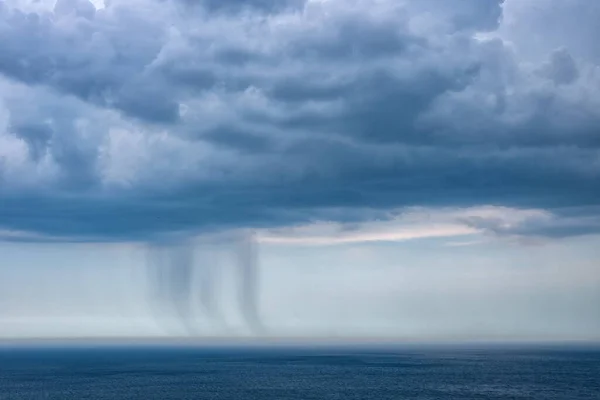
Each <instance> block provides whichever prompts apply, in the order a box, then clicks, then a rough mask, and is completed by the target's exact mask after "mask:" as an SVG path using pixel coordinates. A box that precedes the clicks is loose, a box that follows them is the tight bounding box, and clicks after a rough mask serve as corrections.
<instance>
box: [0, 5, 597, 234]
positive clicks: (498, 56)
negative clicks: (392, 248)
mask: <svg viewBox="0 0 600 400" xmlns="http://www.w3.org/2000/svg"><path fill="white" fill-rule="evenodd" d="M99 3H100V2H94V3H92V2H89V1H88V0H59V1H58V2H54V1H49V0H48V1H37V2H33V1H27V0H7V1H5V2H3V3H2V4H1V5H0V55H1V56H0V205H1V207H0V229H2V231H4V232H18V233H19V234H18V235H16V236H17V237H23V236H24V234H23V233H24V232H29V234H30V235H38V236H39V235H41V236H44V237H55V238H56V237H63V238H80V239H82V240H125V239H127V240H131V239H148V238H150V237H152V236H154V235H157V234H164V233H170V234H187V233H196V232H199V231H204V230H218V229H223V228H239V227H248V226H251V227H256V228H275V227H281V226H289V225H297V224H307V223H311V222H314V221H329V222H330V223H342V224H345V223H352V222H361V221H365V220H372V219H376V218H387V216H389V214H390V211H391V210H398V209H400V210H403V209H407V208H408V209H410V207H416V206H418V207H429V208H439V207H446V208H448V207H454V208H469V207H475V206H481V205H489V204H492V205H495V206H501V207H507V208H514V209H521V210H531V209H536V210H543V212H547V213H549V215H551V216H552V217H551V218H550V219H549V220H550V221H552V222H547V221H546V222H540V221H538V220H536V221H535V223H533V222H532V223H531V224H529V223H528V224H526V225H527V226H520V227H519V232H516V231H515V232H514V233H515V234H522V235H526V234H528V233H530V232H531V233H532V234H533V231H535V234H536V235H537V234H540V235H541V236H545V234H544V232H547V233H548V235H550V236H552V235H554V236H562V235H568V234H570V233H573V234H581V233H585V232H593V231H596V227H597V224H596V223H595V219H594V218H595V215H596V214H595V213H594V210H595V209H594V208H590V207H591V206H594V205H595V204H597V201H598V198H600V150H599V145H600V135H599V132H600V90H599V89H600V64H599V63H600V59H599V58H598V54H596V52H595V50H594V46H593V44H592V39H591V37H588V35H589V34H590V32H592V33H593V32H594V29H596V28H595V26H596V25H597V24H595V19H594V18H593V16H594V15H598V10H599V9H598V7H597V6H596V5H595V3H594V2H591V1H583V0H581V1H579V0H563V1H560V2H558V3H560V5H559V6H557V5H556V4H554V3H555V2H552V4H550V2H539V1H535V2H534V1H522V2H521V1H520V0H506V1H501V0H457V1H456V2H453V4H452V6H450V4H449V2H448V1H442V0H427V1H416V0H404V1H392V0H389V1H388V0H352V1H342V0H323V1H320V0H309V1H299V0H293V1H285V2H275V1H268V0H261V1H258V0H255V1H221V2H214V1H209V0H202V1H201V0H198V1H188V0H172V1H167V0H163V1H158V0H127V1H125V0H111V1H105V2H104V4H103V6H102V7H101V6H100V4H99ZM533 3H535V4H533ZM547 18H552V20H553V21H554V20H556V23H557V24H558V25H557V26H560V27H562V28H561V29H564V35H563V34H561V35H559V34H558V33H557V32H555V31H554V27H553V26H552V25H551V24H550V25H549V24H548V23H546V22H544V21H545V20H547ZM533 31H535V35H532V32H533ZM532 48H535V50H536V51H535V52H534V51H533V50H531V49H532ZM534 53H535V54H534ZM569 210H571V211H569ZM572 210H578V211H577V212H576V213H577V215H576V216H572V215H571V216H569V217H564V218H567V219H565V220H562V218H563V216H565V215H567V214H568V213H572V212H573V211H572ZM569 215H570V214H569ZM559 220H560V221H563V222H559ZM567 220H568V221H567ZM564 221H567V222H564ZM590 221H591V222H590ZM461 226H463V228H464V227H469V226H470V227H471V228H469V229H483V228H482V227H483V226H485V227H486V228H485V229H487V230H489V231H496V232H500V231H502V229H501V227H500V228H499V227H498V226H496V225H494V224H490V222H489V221H486V222H481V221H478V220H472V219H471V220H469V224H463V225H461ZM558 226H561V227H562V228H558ZM461 229H462V228H461ZM464 229H466V228H464ZM515 229H516V228H515ZM551 232H555V233H551ZM13 236H14V235H13ZM25 236H26V235H25ZM31 237H34V236H31Z"/></svg>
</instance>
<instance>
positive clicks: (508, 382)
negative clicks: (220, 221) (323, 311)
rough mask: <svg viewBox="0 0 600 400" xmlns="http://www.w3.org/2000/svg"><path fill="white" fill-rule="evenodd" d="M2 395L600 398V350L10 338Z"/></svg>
mask: <svg viewBox="0 0 600 400" xmlns="http://www.w3.org/2000/svg"><path fill="white" fill-rule="evenodd" d="M0 399H1V400H8V399H60V400H69V399H77V400H80V399H144V400H145V399H235V400H244V399H248V400H252V399H303V400H309V399H374V400H375V399H376V400H382V399H544V400H549V399H561V400H562V399H600V351H599V350H597V349H596V350H594V349H587V350H585V349H581V348H579V349H574V348H570V349H567V348H561V349H559V348H553V349H539V348H538V349H515V348H512V349H508V348H503V349H501V348H495V349H487V350H482V349H479V350H476V349H465V348H463V349H450V348H421V349H418V348H407V349H400V348H395V349H387V350H383V349H378V350H375V349H362V350H359V349H354V350H352V349H350V348H346V349H341V348H337V349H333V348H332V349H326V348H320V349H313V350H308V349H300V348H295V349H293V348H288V349H271V350H267V349H256V348H255V349H247V348H246V349H240V348H237V349H234V348H229V349H223V348H221V349H199V348H172V347H171V348H166V347H163V348H160V347H147V348H139V347H138V348H133V349H131V348H129V349H127V348H116V347H103V348H96V349H91V348H87V349H86V348H69V349H59V348H53V349H50V348H46V349H41V348H38V349H22V348H21V349H16V348H14V349H10V348H0Z"/></svg>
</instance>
